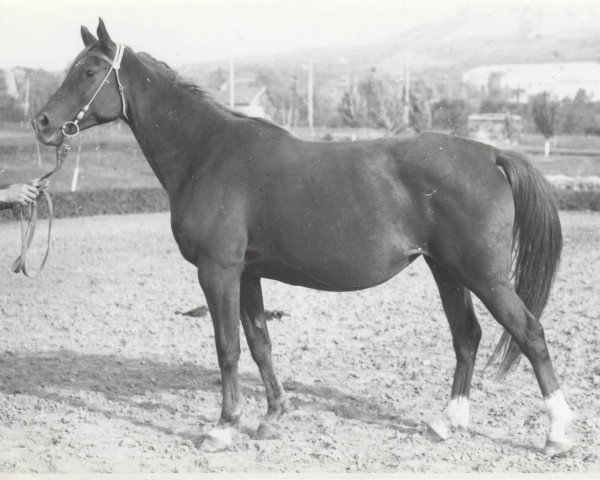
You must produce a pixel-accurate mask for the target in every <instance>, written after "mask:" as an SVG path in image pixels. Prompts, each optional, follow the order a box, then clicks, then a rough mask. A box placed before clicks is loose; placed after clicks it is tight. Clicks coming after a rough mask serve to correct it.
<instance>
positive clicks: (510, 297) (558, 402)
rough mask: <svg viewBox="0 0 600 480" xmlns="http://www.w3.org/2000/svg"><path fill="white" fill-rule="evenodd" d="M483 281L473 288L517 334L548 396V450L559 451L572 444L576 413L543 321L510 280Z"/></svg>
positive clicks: (516, 338) (552, 452)
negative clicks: (571, 429)
mask: <svg viewBox="0 0 600 480" xmlns="http://www.w3.org/2000/svg"><path fill="white" fill-rule="evenodd" d="M485 285H486V284H485V283H479V284H478V286H477V287H473V291H474V292H475V293H476V294H477V296H478V297H479V298H480V299H481V301H482V302H483V303H484V304H485V306H486V307H487V308H488V310H489V311H490V313H491V314H492V315H493V316H494V318H495V319H496V320H497V321H498V322H499V323H500V324H501V325H502V326H503V327H504V328H505V329H506V330H508V332H509V333H510V334H511V335H512V336H513V338H514V339H515V341H516V342H517V344H518V345H519V348H520V349H521V351H522V352H523V353H524V354H525V356H526V357H527V359H528V360H529V361H530V362H531V366H532V367H533V371H534V373H535V376H536V378H537V381H538V384H539V386H540V389H541V391H542V395H543V396H544V401H545V403H546V409H547V412H548V417H549V420H550V427H549V429H548V436H547V441H546V446H545V449H544V452H545V453H546V454H548V455H551V456H553V455H557V454H559V453H562V452H564V451H566V450H569V449H570V448H571V447H572V442H571V441H570V440H569V438H568V437H567V436H566V429H567V426H568V425H569V423H570V421H571V419H572V416H573V415H572V413H571V410H570V409H569V406H568V405H567V402H566V401H565V398H564V396H563V394H562V393H561V391H560V387H559V383H558V379H557V377H556V373H555V372H554V367H553V366H552V361H551V360H550V354H549V353H548V347H547V345H546V339H545V337H544V329H543V327H542V324H541V323H540V322H539V320H537V319H536V318H535V317H534V316H533V315H532V314H531V313H530V312H529V310H527V308H526V307H525V305H524V304H523V302H522V300H521V299H520V298H519V296H518V295H517V293H516V292H515V290H514V288H513V287H512V285H510V283H509V282H508V280H507V281H506V282H503V283H500V284H498V283H497V282H494V283H490V284H488V286H487V288H486V286H485Z"/></svg>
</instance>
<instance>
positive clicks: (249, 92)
mask: <svg viewBox="0 0 600 480" xmlns="http://www.w3.org/2000/svg"><path fill="white" fill-rule="evenodd" d="M210 93H211V94H212V95H213V96H214V97H215V98H216V99H217V100H218V101H219V102H221V103H222V104H223V105H226V106H229V88H228V86H227V84H225V85H224V86H223V87H222V88H220V89H219V90H210ZM234 93H235V105H234V107H233V109H234V110H237V111H238V112H241V113H243V114H245V115H248V116H251V117H260V118H267V119H271V116H272V112H273V108H274V106H273V103H272V102H271V100H270V99H269V96H268V95H267V87H265V86H262V87H261V86H251V85H237V84H236V86H235V91H234Z"/></svg>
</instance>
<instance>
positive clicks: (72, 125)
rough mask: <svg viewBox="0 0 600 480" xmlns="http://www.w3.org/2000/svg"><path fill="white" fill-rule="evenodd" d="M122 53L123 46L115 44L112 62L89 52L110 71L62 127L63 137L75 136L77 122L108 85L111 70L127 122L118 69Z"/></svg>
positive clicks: (100, 55) (77, 127)
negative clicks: (70, 120) (76, 112)
mask: <svg viewBox="0 0 600 480" xmlns="http://www.w3.org/2000/svg"><path fill="white" fill-rule="evenodd" d="M124 52H125V46H124V45H122V44H120V43H119V44H117V51H116V52H115V58H114V59H112V60H111V59H110V58H108V57H107V56H106V55H104V54H103V53H100V52H91V53H90V55H91V56H94V57H98V58H100V59H102V60H105V61H106V62H107V63H108V64H109V65H110V69H109V70H108V73H107V74H106V76H105V77H104V80H102V83H101V84H100V85H99V86H98V88H97V89H96V91H95V92H94V95H92V98H91V99H90V101H89V102H88V103H87V104H86V105H85V106H84V107H83V108H82V109H81V110H80V111H79V113H78V114H77V115H76V117H75V120H74V121H72V122H67V123H65V124H64V125H63V126H62V128H61V130H62V133H63V135H65V136H66V137H74V136H75V135H77V134H78V133H79V122H80V121H81V119H82V118H83V116H84V115H85V114H86V113H87V111H88V110H89V109H90V106H91V104H92V102H93V101H94V99H95V98H96V96H97V95H98V94H99V93H100V90H102V87H103V86H104V84H105V83H109V81H108V77H109V76H110V74H111V73H112V71H113V70H114V72H115V75H116V77H117V85H118V87H119V95H120V96H121V104H122V108H123V116H124V117H125V118H126V119H127V120H129V117H127V104H126V103H125V94H124V92H123V85H122V84H121V79H120V78H119V69H120V68H121V61H122V60H123V53H124ZM71 129H75V130H74V131H72V130H71Z"/></svg>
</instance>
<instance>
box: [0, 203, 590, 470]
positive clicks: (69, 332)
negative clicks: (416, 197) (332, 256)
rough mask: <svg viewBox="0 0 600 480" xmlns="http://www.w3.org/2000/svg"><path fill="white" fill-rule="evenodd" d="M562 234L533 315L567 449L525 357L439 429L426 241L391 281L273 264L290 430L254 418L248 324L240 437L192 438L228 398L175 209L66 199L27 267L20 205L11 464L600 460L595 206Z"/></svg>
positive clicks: (312, 465) (488, 466)
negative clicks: (559, 397)
mask: <svg viewBox="0 0 600 480" xmlns="http://www.w3.org/2000/svg"><path fill="white" fill-rule="evenodd" d="M562 218H563V223H564V230H565V251H564V256H563V263H562V266H561V271H560V273H559V277H558V280H557V283H556V285H555V289H554V293H553V296H552V299H551V302H550V304H549V307H548V309H547V310H546V313H545V315H544V319H543V322H544V324H545V326H546V336H547V339H548V343H549V346H550V350H551V354H552V356H553V359H554V361H555V367H556V369H557V372H558V375H559V377H560V378H561V379H562V384H563V390H564V392H565V395H566V397H567V399H568V401H569V402H570V404H571V405H572V407H573V408H574V410H575V411H576V413H577V418H576V421H575V423H574V425H573V432H572V436H573V438H574V439H575V440H576V441H577V443H578V448H577V449H576V450H574V451H573V452H571V453H569V454H567V455H565V456H563V457H561V458H555V459H549V458H546V457H545V456H544V455H543V454H542V453H541V452H540V448H541V447H542V446H543V443H544V439H545V437H544V435H545V428H546V417H545V413H544V406H543V402H542V399H541V396H540V394H539V390H538V387H537V384H536V382H535V379H534V376H533V374H532V371H531V368H530V367H529V366H528V365H527V364H526V362H525V361H523V362H522V363H521V365H520V366H519V368H518V369H517V370H516V372H515V373H513V374H511V375H510V376H509V378H508V380H507V381H506V382H505V383H496V382H494V381H493V379H492V373H493V372H492V371H485V372H484V371H483V365H484V364H485V360H486V359H487V358H488V357H489V355H490V353H491V350H492V347H493V345H495V342H496V341H497V339H498V337H499V334H500V328H499V327H498V325H497V324H496V323H495V321H494V320H493V319H491V317H490V316H489V315H488V314H487V312H485V311H484V310H483V309H482V308H481V306H480V305H478V312H479V313H480V315H479V316H480V321H481V324H482V328H483V332H484V336H483V341H482V345H481V348H480V356H479V358H480V360H479V363H478V365H477V367H476V372H475V378H474V384H473V392H472V400H473V405H472V414H471V417H472V422H471V425H472V428H471V431H470V432H469V433H461V434H458V435H456V436H455V437H453V438H451V439H450V440H448V441H446V442H442V443H434V442H432V441H431V440H430V439H429V437H428V435H427V434H426V428H425V422H426V421H428V420H431V419H432V418H433V417H434V416H436V415H437V414H438V413H439V412H440V411H441V410H442V409H443V408H444V406H445V404H446V402H447V400H448V396H449V392H450V383H451V379H452V373H453V369H454V355H453V351H452V346H451V338H450V333H449V329H448V327H447V322H446V319H445V317H444V315H443V313H442V310H441V307H440V304H439V298H438V295H437V291H436V287H435V284H434V282H433V280H432V278H431V275H430V273H429V271H428V270H427V268H426V266H425V264H424V262H423V261H421V260H419V261H417V262H415V263H414V264H413V265H411V266H410V267H409V268H408V269H407V270H405V271H404V272H402V273H401V274H400V275H399V276H397V277H396V278H395V279H393V280H391V281H390V282H388V283H387V284H385V285H382V286H380V287H377V288H373V289H370V290H366V291H361V292H355V293H343V294H340V293H324V292H318V291H311V290H307V289H302V288H298V287H290V286H287V285H282V284H278V283H275V282H271V281H265V282H264V285H263V290H264V292H265V304H266V306H267V308H268V309H272V310H275V309H276V310H282V311H284V312H286V313H287V314H288V315H287V316H284V317H283V318H281V319H279V320H272V321H270V322H269V325H270V331H271V337H272V339H273V343H274V357H275V363H276V366H277V369H278V371H279V374H280V377H281V379H282V381H283V382H284V386H285V387H286V389H287V391H288V393H289V396H290V398H291V402H292V405H293V407H294V409H293V411H292V412H291V413H290V414H288V415H287V416H286V417H285V418H284V420H283V421H282V422H281V428H282V432H281V438H279V439H277V440H269V441H257V440H254V439H253V438H252V436H251V433H252V428H253V427H256V425H257V424H258V420H259V418H260V416H261V415H262V414H263V413H264V411H265V410H266V401H265V397H264V393H263V388H262V385H261V382H260V379H259V376H258V373H257V370H256V367H255V365H254V364H253V362H252V359H251V358H250V355H249V353H248V350H247V348H246V346H245V342H244V350H243V352H242V359H241V362H240V372H241V381H242V386H243V391H244V394H245V399H246V402H245V411H246V424H245V429H244V431H243V432H241V433H240V434H239V435H238V436H237V438H236V443H235V446H234V447H233V448H232V450H231V451H227V452H222V453H216V454H206V453H203V452H201V451H200V450H198V448H197V445H198V444H199V442H201V440H202V434H203V432H206V431H207V430H208V429H210V427H211V426H212V424H213V423H214V422H215V421H216V419H217V418H218V415H219V411H220V404H219V402H220V385H219V381H220V380H219V373H218V367H217V359H216V354H215V350H214V343H213V333H212V326H211V322H210V320H209V319H208V318H207V317H206V316H205V317H201V318H190V317H186V316H183V315H181V314H179V313H177V312H180V311H185V310H188V309H191V308H193V307H197V306H199V305H205V302H204V297H203V295H202V293H201V291H200V289H199V287H198V286H197V281H196V275H195V271H194V269H193V267H191V266H190V265H188V264H186V263H185V262H184V260H183V259H182V258H181V257H180V255H179V252H178V250H177V247H176V245H175V243H174V240H173V239H172V237H171V233H170V227H169V218H168V215H166V214H152V215H135V216H119V217H118V216H106V217H94V218H84V219H67V220H60V221H57V222H56V223H55V228H54V232H55V236H54V241H53V251H52V254H51V259H50V261H49V264H48V266H47V269H46V271H45V272H44V273H43V274H42V276H41V277H40V278H39V279H37V280H33V281H32V280H28V279H26V278H24V277H22V276H16V275H14V274H12V273H11V272H10V265H11V263H12V260H13V257H14V255H16V253H17V249H18V242H19V239H18V231H17V226H16V225H1V226H0V266H2V273H1V274H0V292H1V293H0V312H1V318H2V322H1V324H0V325H1V326H0V328H1V336H0V471H2V472H205V471H227V472H239V471H292V472H293V471H302V472H306V471H313V470H314V471H328V472H344V471H351V472H353V471H362V472H388V471H413V472H456V471H477V472H482V471H483V472H486V471H521V472H563V471H581V472H583V471H586V472H590V471H592V472H600V415H599V409H600V399H599V391H600V323H599V322H600V301H599V298H600V286H599V279H600V277H599V273H598V272H600V215H599V214H585V213H563V214H562Z"/></svg>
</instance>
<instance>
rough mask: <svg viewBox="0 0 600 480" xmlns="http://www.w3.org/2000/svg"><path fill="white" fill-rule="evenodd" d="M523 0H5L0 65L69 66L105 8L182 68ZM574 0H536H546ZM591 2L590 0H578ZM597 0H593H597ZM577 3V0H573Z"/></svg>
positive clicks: (144, 45) (135, 38)
mask: <svg viewBox="0 0 600 480" xmlns="http://www.w3.org/2000/svg"><path fill="white" fill-rule="evenodd" d="M494 1H496V3H501V4H503V5H505V4H507V3H514V4H515V5H522V4H523V3H524V2H523V0H504V1H501V2H500V1H499V0H491V1H487V0H446V1H443V0H420V1H417V0H408V1H403V0H302V1H299V0H196V1H193V0H102V1H88V0H44V1H41V0H0V67H2V68H8V67H14V66H17V65H20V66H26V67H31V68H44V69H47V70H61V69H63V68H65V67H66V66H67V65H68V64H69V63H70V61H71V60H72V59H73V58H74V57H75V55H76V54H77V52H79V50H80V49H81V48H82V43H81V39H80V35H79V28H80V25H86V26H87V27H88V28H89V29H90V31H92V32H95V30H96V27H97V24H98V17H99V16H101V17H102V18H103V20H104V22H105V23H106V26H107V29H108V31H109V33H110V35H111V37H112V38H113V39H114V40H115V41H117V42H120V43H124V44H126V45H128V46H130V47H132V48H133V49H134V50H137V51H147V52H149V53H151V54H152V55H153V56H154V57H156V58H159V59H161V60H164V61H166V62H167V63H169V64H171V65H173V66H175V67H177V66H180V65H184V64H187V63H197V62H202V61H207V60H216V59H225V58H231V57H234V58H238V57H245V56H255V55H268V54H275V53H283V52H288V51H295V50H300V49H303V48H310V47H323V46H353V45H368V44H373V43H376V42H379V41H382V40H384V39H386V38H389V37H393V36H394V35H396V34H398V33H400V32H402V31H403V30H406V29H408V28H410V27H413V26H416V25H418V24H421V23H424V22H429V21H435V20H439V19H443V18H444V17H445V16H450V15H452V14H453V13H455V12H456V11H457V9H460V8H463V7H465V6H473V5H475V6H477V5H479V4H489V3H494ZM550 1H552V2H553V3H557V2H559V3H560V2H563V3H567V0H537V1H536V0H534V1H529V2H527V3H532V4H540V3H548V2H550ZM576 1H584V2H585V0H576ZM590 1H591V0H590ZM568 3H569V4H572V3H573V1H569V2H568Z"/></svg>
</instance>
